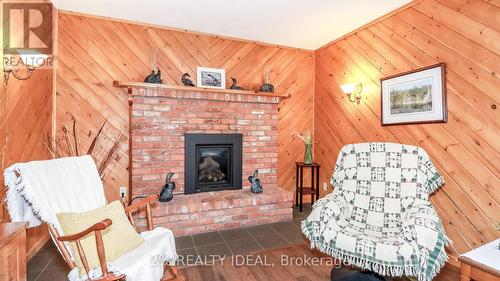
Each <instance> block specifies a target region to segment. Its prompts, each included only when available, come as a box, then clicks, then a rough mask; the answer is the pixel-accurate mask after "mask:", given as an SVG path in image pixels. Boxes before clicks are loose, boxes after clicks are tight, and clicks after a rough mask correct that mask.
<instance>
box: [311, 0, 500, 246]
mask: <svg viewBox="0 0 500 281" xmlns="http://www.w3.org/2000/svg"><path fill="white" fill-rule="evenodd" d="M438 62H445V63H446V65H447V73H446V78H447V81H446V84H447V88H448V90H447V98H448V112H449V113H448V116H449V120H448V123H446V124H429V125H407V126H389V127H382V126H381V125H380V81H379V79H380V78H381V77H384V76H388V75H392V74H396V73H399V72H403V71H407V70H411V69H415V68H419V67H423V66H427V65H431V64H435V63H438ZM315 79H316V81H315V103H314V104H315V110H314V111H315V114H314V120H315V140H316V142H317V144H316V146H315V150H314V151H315V157H316V161H318V162H319V163H320V164H321V165H322V166H323V170H324V171H326V174H325V173H323V177H322V179H321V180H322V181H329V179H328V177H329V176H331V171H333V166H334V164H335V161H336V158H337V154H338V152H339V150H340V148H341V147H342V146H343V145H345V144H347V143H356V142H367V141H387V142H397V143H407V144H414V145H418V146H421V147H423V148H424V149H425V150H426V151H427V152H428V153H429V154H430V156H431V158H432V160H433V162H434V163H435V164H436V166H437V168H438V170H439V171H440V173H441V174H442V175H443V176H444V178H445V180H446V184H445V185H444V187H443V188H442V189H441V190H439V191H438V192H437V193H436V194H435V195H433V196H432V197H431V201H432V202H433V204H434V206H435V207H436V209H437V211H438V213H439V215H440V217H441V219H442V220H443V222H444V224H445V228H446V231H447V234H448V235H449V237H450V238H451V239H452V240H453V241H454V244H452V245H451V246H450V247H449V252H450V253H452V254H454V255H458V254H459V253H463V252H465V251H467V250H470V249H471V248H475V247H477V246H479V245H480V244H483V243H485V242H487V241H491V240H494V239H496V238H498V237H499V236H500V234H499V232H498V231H496V230H495V228H494V223H495V222H498V221H500V207H499V202H500V166H499V163H500V155H499V153H500V142H499V137H500V131H499V128H500V115H499V109H498V105H499V102H500V95H499V92H498V91H499V89H500V7H499V3H498V2H496V1H482V0H472V1H465V0H424V1H420V2H418V3H416V4H415V5H413V6H411V7H409V8H407V9H404V10H402V11H399V12H397V13H396V14H394V15H392V16H390V17H388V18H386V19H383V20H382V21H379V22H377V23H375V24H372V25H370V26H368V27H366V28H363V29H361V30H359V31H357V32H355V33H353V34H351V35H349V36H346V37H344V38H342V39H340V40H338V41H335V42H333V43H332V44H329V45H327V46H326V47H324V48H322V49H319V50H317V51H316V74H315ZM357 81H360V82H362V83H363V87H364V91H363V94H364V97H363V100H362V102H361V104H359V105H356V104H353V103H351V102H349V101H348V99H347V98H346V96H345V95H344V94H343V92H342V91H341V89H340V85H341V84H345V83H353V82H357Z"/></svg>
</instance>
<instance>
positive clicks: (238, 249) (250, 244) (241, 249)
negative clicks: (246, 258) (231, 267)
mask: <svg viewBox="0 0 500 281" xmlns="http://www.w3.org/2000/svg"><path fill="white" fill-rule="evenodd" d="M227 245H228V246H229V249H231V252H233V254H234V255H245V254H248V253H251V252H255V251H259V250H262V249H263V248H262V246H260V245H259V243H257V241H255V240H254V239H253V238H252V237H250V236H249V238H248V239H243V240H232V241H228V242H227Z"/></svg>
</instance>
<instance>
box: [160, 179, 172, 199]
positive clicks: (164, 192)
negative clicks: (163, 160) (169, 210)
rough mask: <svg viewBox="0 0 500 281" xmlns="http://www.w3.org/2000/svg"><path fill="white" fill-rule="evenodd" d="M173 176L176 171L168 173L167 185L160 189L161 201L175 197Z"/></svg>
mask: <svg viewBox="0 0 500 281" xmlns="http://www.w3.org/2000/svg"><path fill="white" fill-rule="evenodd" d="M173 176H174V173H172V172H170V173H168V174H167V177H166V178H165V185H163V187H162V188H161V191H160V199H159V200H160V202H168V201H170V200H172V198H173V197H174V189H175V182H172V177H173Z"/></svg>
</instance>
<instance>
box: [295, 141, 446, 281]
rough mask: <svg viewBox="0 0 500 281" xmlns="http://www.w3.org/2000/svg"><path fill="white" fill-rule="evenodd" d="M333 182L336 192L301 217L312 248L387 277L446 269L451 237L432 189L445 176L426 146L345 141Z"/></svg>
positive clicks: (426, 277) (430, 275) (424, 277)
mask: <svg viewBox="0 0 500 281" xmlns="http://www.w3.org/2000/svg"><path fill="white" fill-rule="evenodd" d="M331 183H332V185H333V186H334V191H333V192H332V193H331V194H329V195H327V196H325V197H324V198H321V199H320V200H318V201H317V202H316V203H315V204H314V206H313V210H312V212H311V214H310V215H309V217H308V218H307V219H306V220H304V221H303V222H302V231H303V233H304V235H305V236H306V237H307V238H308V239H309V240H310V242H311V247H313V248H317V249H319V250H320V251H322V252H324V253H327V254H329V255H331V256H333V257H335V258H338V259H340V260H342V261H344V262H347V263H349V264H351V265H354V266H357V267H361V268H364V269H368V270H371V271H374V272H376V273H378V274H380V275H385V276H402V275H406V276H415V277H417V278H418V280H420V281H423V280H431V279H432V278H433V277H434V276H435V275H436V274H437V273H438V272H439V271H440V269H441V268H442V267H443V265H444V263H445V262H446V261H447V259H448V257H447V255H446V252H445V246H446V245H448V243H450V242H451V241H450V240H449V239H448V238H447V237H446V234H445V232H444V227H443V225H442V223H441V221H440V219H439V217H438V216H437V214H436V212H435V210H434V208H433V207H432V205H431V203H430V201H429V195H430V194H431V193H433V192H434V191H435V190H436V189H438V188H439V187H440V186H441V185H442V184H443V183H444V180H443V179H442V177H441V176H440V175H439V173H438V172H437V170H436V168H435V167H434V165H433V164H432V162H431V161H430V159H429V156H428V155H427V153H426V152H425V151H424V150H423V149H422V148H419V147H415V146H411V145H402V144H395V143H360V144H349V145H346V146H344V147H343V148H342V149H341V151H340V153H339V156H338V158H337V163H336V165H335V169H334V173H333V176H332V181H331Z"/></svg>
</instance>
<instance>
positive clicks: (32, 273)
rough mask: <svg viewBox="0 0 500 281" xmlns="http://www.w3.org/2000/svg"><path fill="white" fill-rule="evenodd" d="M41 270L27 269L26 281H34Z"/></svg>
mask: <svg viewBox="0 0 500 281" xmlns="http://www.w3.org/2000/svg"><path fill="white" fill-rule="evenodd" d="M41 272H42V271H40V270H30V271H28V281H35V280H36V278H37V277H38V275H40V273H41Z"/></svg>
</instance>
